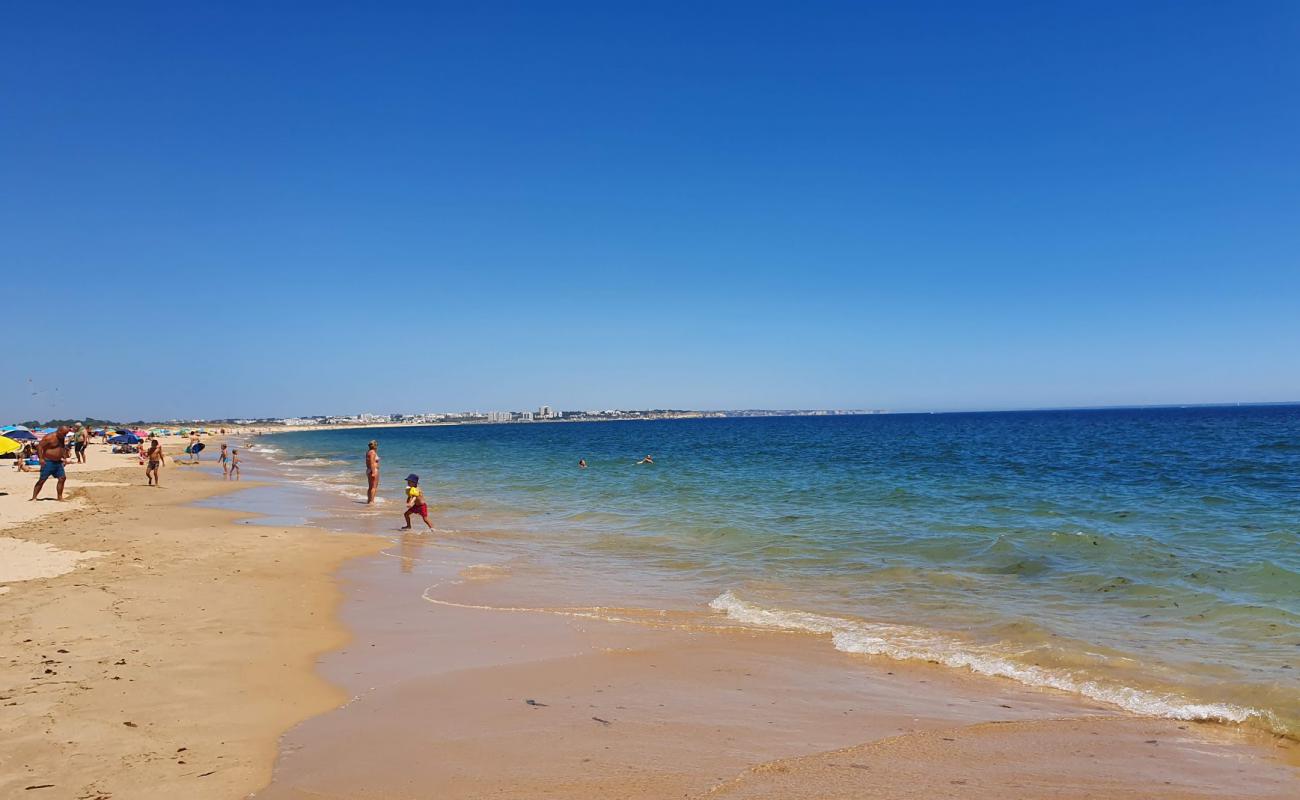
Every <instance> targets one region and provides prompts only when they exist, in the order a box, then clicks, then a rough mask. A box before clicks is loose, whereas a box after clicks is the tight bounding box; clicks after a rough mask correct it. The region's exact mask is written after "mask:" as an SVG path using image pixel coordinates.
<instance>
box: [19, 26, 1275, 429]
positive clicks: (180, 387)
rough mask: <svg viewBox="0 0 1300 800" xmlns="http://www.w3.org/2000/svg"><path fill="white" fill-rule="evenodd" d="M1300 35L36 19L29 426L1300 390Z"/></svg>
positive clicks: (1050, 404) (1208, 397)
mask: <svg viewBox="0 0 1300 800" xmlns="http://www.w3.org/2000/svg"><path fill="white" fill-rule="evenodd" d="M1298 30H1300V6H1298V5H1296V4H1294V3H1282V2H1258V3H1248V4H1244V5H1235V6H1232V7H1229V6H1225V5H1223V4H1219V3H1208V2H1180V3H1168V2H1152V3H1142V4H1126V3H1109V2H1101V3H1089V4H1077V5H1072V4H1056V3H1053V4H1043V3H1034V2H1027V1H1026V2H999V3H992V4H985V3H979V4H970V3H958V2H947V3H944V2H940V3H932V4H925V5H910V4H902V3H896V4H894V3H891V4H873V3H825V4H814V5H812V6H798V5H795V4H788V3H765V2H755V3H745V4H733V3H711V2H698V3H690V4H686V3H673V2H667V3H657V4H653V5H646V6H636V5H631V4H621V3H595V2H590V3H588V2H565V3H555V4H520V5H508V4H497V3H483V4H477V3H475V4H464V3H457V4H451V3H428V4H416V5H410V6H405V7H382V8H375V7H362V6H354V5H339V4H331V3H328V2H327V3H321V4H317V5H314V6H312V8H311V9H310V11H307V10H305V9H301V8H291V7H287V6H275V5H272V6H252V5H232V4H199V3H186V2H174V3H139V4H129V5H126V6H120V5H115V6H108V5H103V4H96V3H60V4H19V5H15V6H14V7H13V8H11V9H9V11H8V14H7V15H6V26H5V27H4V29H3V30H0V70H3V74H5V75H8V76H11V80H9V81H8V82H7V83H6V85H5V89H4V108H5V113H4V117H3V121H2V122H0V182H2V183H3V185H4V187H5V191H4V192H0V242H2V243H3V244H2V245H0V263H3V265H4V273H5V275H6V277H7V278H9V282H8V284H7V287H6V288H7V289H8V290H9V292H10V294H9V298H8V299H10V301H11V302H12V303H13V304H14V305H13V307H12V310H13V311H14V313H15V316H14V318H12V319H10V320H8V323H9V324H8V325H6V337H7V341H8V348H7V350H6V352H7V354H8V355H9V359H8V360H7V362H6V384H5V385H6V391H5V392H4V393H3V394H0V421H3V420H22V419H33V418H39V419H50V418H59V417H84V416H87V415H94V416H106V417H113V418H122V419H128V418H157V419H165V418H176V417H206V418H217V417H258V416H275V417H284V416H292V415H295V414H302V413H312V412H316V411H319V412H320V413H329V412H331V411H342V410H346V409H365V408H370V409H399V410H400V409H412V410H415V409H420V408H431V407H432V408H465V409H469V408H481V409H507V408H515V409H530V410H535V409H536V408H537V405H538V398H542V399H544V400H545V402H547V403H549V404H552V405H553V406H554V407H556V408H566V409H569V408H646V407H649V408H654V407H660V408H686V409H734V408H761V407H767V408H882V409H889V410H891V411H955V410H996V409H1027V408H1061V407H1097V406H1141V405H1183V404H1206V403H1228V404H1231V403H1237V402H1281V401H1294V400H1297V399H1300V355H1297V354H1300V314H1297V313H1296V305H1297V300H1296V298H1297V297H1300V265H1298V264H1297V253H1300V225H1296V223H1295V220H1296V218H1297V210H1298V209H1300V159H1297V158H1296V144H1295V143H1296V142H1297V141H1300V107H1297V104H1296V103H1295V97H1296V96H1297V95H1298V94H1300V48H1297V47H1295V37H1296V32H1297V31H1298Z"/></svg>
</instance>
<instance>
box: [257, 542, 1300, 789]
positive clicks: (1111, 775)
mask: <svg viewBox="0 0 1300 800" xmlns="http://www.w3.org/2000/svg"><path fill="white" fill-rule="evenodd" d="M465 544H466V543H464V542H458V541H457V540H456V538H455V537H454V536H453V537H442V538H441V539H440V537H437V536H433V537H430V536H427V535H410V534H408V535H406V536H403V537H400V538H399V539H398V540H397V542H396V543H395V544H394V546H393V547H391V548H389V549H388V550H387V551H386V552H385V553H384V554H382V555H380V556H378V557H373V558H367V559H361V560H359V561H357V562H353V563H352V564H349V565H348V566H347V567H345V568H344V569H343V570H342V573H341V574H342V576H343V580H344V584H345V587H346V595H347V600H346V602H345V603H344V605H343V607H342V614H343V618H344V620H345V621H346V622H347V624H348V625H349V627H351V628H352V629H354V630H355V631H357V639H356V640H354V641H353V642H352V644H351V645H349V647H348V648H346V649H345V650H344V651H343V652H340V653H336V654H332V655H330V656H327V657H326V658H325V659H324V660H323V664H322V669H323V671H324V674H325V675H326V676H327V677H328V678H329V679H330V680H331V681H334V682H337V683H339V684H341V685H343V686H344V687H346V688H347V690H348V691H349V693H350V694H352V696H353V699H352V700H351V701H350V702H349V703H348V704H347V705H346V706H344V707H343V708H341V709H339V710H336V711H333V712H330V713H327V714H324V715H322V716H320V717H317V718H315V719H312V720H309V721H308V722H306V723H304V724H303V725H301V726H299V727H298V728H296V729H295V730H294V731H292V732H291V733H290V734H289V735H288V736H287V737H286V739H285V741H284V746H283V751H282V757H281V760H280V763H279V764H278V766H277V769H276V773H275V779H274V781H273V782H272V784H271V786H270V787H268V788H267V789H265V790H263V791H262V792H259V793H258V794H257V795H256V796H257V797H258V798H260V799H261V800H288V799H290V798H293V799H295V800H305V799H306V798H314V799H316V800H323V799H325V798H329V799H330V800H334V799H339V800H341V799H342V798H386V799H391V800H397V799H398V798H431V797H438V798H479V797H502V798H610V797H618V798H666V797H687V798H705V797H719V798H773V799H775V798H832V797H844V798H849V797H944V796H951V797H995V796H996V797H1000V798H1001V797H1053V798H1055V797H1096V796H1113V797H1134V798H1136V797H1162V798H1174V797H1189V798H1190V797H1267V798H1283V797H1289V796H1291V791H1292V790H1293V788H1294V786H1295V785H1296V781H1298V780H1300V773H1298V772H1297V771H1296V770H1295V769H1294V767H1292V766H1288V765H1287V764H1286V763H1284V761H1283V757H1284V756H1289V754H1290V753H1291V751H1286V752H1282V751H1280V750H1278V749H1276V744H1277V743H1276V740H1272V739H1269V738H1266V737H1263V736H1260V735H1257V734H1251V733H1246V732H1241V731H1237V730H1235V729H1232V728H1229V727H1227V726H1221V725H1213V724H1196V723H1187V722H1177V721H1172V720H1148V719H1141V718H1137V717H1134V716H1132V715H1128V714H1123V713H1117V712H1116V711H1115V710H1114V709H1111V708H1109V707H1103V706H1100V705H1097V704H1093V703H1091V702H1090V701H1086V700H1083V699H1080V698H1076V697H1073V696H1069V695H1065V694H1062V693H1059V692H1052V691H1042V690H1035V689H1030V688H1027V687H1024V686H1021V685H1019V684H1015V683H1013V682H1010V681H1002V680H993V679H987V678H981V677H978V676H973V675H962V674H957V673H954V672H953V671H951V670H947V669H944V668H941V667H937V666H930V665H925V664H920V665H914V664H900V663H898V662H892V661H888V660H880V659H877V660H873V659H869V658H864V657H858V656H852V655H848V654H844V653H840V652H837V651H834V650H833V649H831V648H830V647H829V646H825V645H824V643H821V642H818V641H817V640H816V639H815V638H814V637H810V636H806V635H801V634H783V633H772V632H759V631H743V630H741V631H738V630H736V629H734V627H730V626H727V625H720V626H719V625H717V624H716V623H711V622H710V620H709V619H708V618H707V617H705V616H703V615H701V616H699V617H698V618H692V617H690V616H689V615H687V616H672V617H667V618H664V619H661V620H656V619H655V618H653V617H650V618H638V621H637V622H635V623H631V624H628V623H614V622H607V621H601V620H598V619H590V618H586V617H582V616H565V615H562V614H556V613H545V612H514V611H512V612H503V611H490V610H483V609H481V608H466V607H462V606H466V605H469V606H476V605H477V606H492V605H494V604H497V605H510V606H512V607H519V606H521V605H529V606H531V607H540V606H546V605H548V604H554V603H555V601H556V600H557V598H555V597H554V596H544V595H543V594H538V595H536V596H533V597H529V587H528V585H527V584H528V580H527V579H526V578H521V577H520V576H516V575H513V574H512V572H511V570H510V568H509V566H508V565H503V564H489V565H486V566H483V565H474V563H473V562H474V560H475V559H476V558H477V557H479V555H478V554H476V553H475V552H474V551H473V548H472V547H469V548H468V549H463V548H462V545H465ZM484 576H486V579H484ZM431 584H434V585H436V587H437V588H436V590H434V591H432V592H431V593H429V594H428V595H427V596H431V597H434V598H435V599H438V600H439V601H445V602H449V603H455V604H458V605H443V604H434V603H429V602H425V601H423V600H421V596H422V595H425V589H426V587H428V586H429V585H431ZM521 584H523V585H522V586H521ZM547 586H548V587H549V586H550V585H549V584H547ZM548 590H549V589H548ZM844 748H849V749H848V750H844Z"/></svg>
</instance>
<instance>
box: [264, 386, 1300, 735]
mask: <svg viewBox="0 0 1300 800" xmlns="http://www.w3.org/2000/svg"><path fill="white" fill-rule="evenodd" d="M372 438H374V439H377V440H378V441H379V449H380V452H381V454H382V456H383V474H384V482H383V495H384V497H385V500H386V503H385V504H384V505H382V506H380V509H379V511H378V512H377V513H378V514H379V515H380V517H379V518H381V519H383V520H385V523H384V524H385V525H387V522H388V521H390V518H391V519H396V520H400V517H397V516H396V515H397V514H398V513H399V511H400V505H401V499H400V494H401V487H402V486H403V484H402V480H401V479H402V477H404V476H405V475H406V474H407V472H409V471H414V472H417V473H419V474H421V475H422V476H423V478H424V481H423V486H424V488H425V489H426V491H427V492H428V493H429V495H430V497H431V504H432V509H433V519H434V524H435V525H436V526H437V527H439V528H440V529H443V530H446V531H454V532H455V533H449V534H448V536H449V537H453V538H454V537H455V536H465V535H473V534H476V533H480V534H482V533H488V532H490V533H491V534H492V535H493V536H492V538H491V541H492V542H493V546H494V547H497V548H499V549H501V550H502V551H504V552H507V553H509V554H511V555H512V556H514V557H517V558H520V559H526V560H531V561H534V562H536V563H538V564H544V565H546V566H547V567H548V568H551V569H553V570H557V571H559V572H561V573H567V574H571V575H573V576H583V577H582V579H581V580H582V583H583V584H584V585H588V584H591V585H595V584H601V585H606V586H614V587H618V586H622V587H623V588H624V589H626V594H627V596H628V597H625V598H621V599H620V598H611V602H613V601H619V602H629V601H628V598H635V602H636V603H640V604H647V603H650V604H652V605H654V604H657V605H661V606H664V607H671V608H672V609H674V610H683V609H684V610H696V611H698V612H699V613H701V614H708V615H714V616H717V617H719V618H725V619H729V620H731V621H733V622H736V623H743V624H745V625H753V626H764V627H776V628H782V629H790V630H802V631H808V632H810V633H812V634H816V635H817V636H818V637H819V638H821V639H824V640H827V641H829V643H830V644H832V645H833V646H835V647H837V648H838V649H840V650H844V651H846V652H852V653H863V654H867V655H869V656H872V657H876V658H894V659H903V660H921V661H931V662H938V663H941V664H946V665H948V666H951V667H953V668H954V669H961V670H970V671H974V672H977V673H982V674H987V675H992V676H1001V677H1005V678H1010V679H1013V680H1017V681H1021V682H1023V683H1027V684H1031V685H1037V686H1044V687H1051V688H1055V689H1061V690H1065V691H1069V692H1075V693H1080V694H1084V695H1087V696H1089V697H1092V698H1094V699H1096V700H1100V701H1103V702H1106V703H1111V704H1115V705H1118V706H1121V707H1124V708H1127V709H1130V710H1132V711H1136V712H1139V713H1145V714H1153V715H1161V716H1172V717H1177V718H1183V719H1219V720H1223V721H1231V722H1246V723H1249V724H1252V725H1257V726H1260V727H1263V728H1267V729H1270V730H1273V731H1275V732H1279V733H1285V734H1288V735H1292V736H1294V735H1296V733H1297V731H1300V407H1296V406H1274V407H1248V408H1196V409H1142V410H1104V411H1060V412H1023V413H987V414H943V415H879V416H854V417H787V418H756V419H698V420H675V421H659V422H610V423H575V424H563V423H561V424H532V425H528V424H513V425H473V426H448V427H422V428H387V429H370V430H355V429H354V430H334V431H322V432H295V433H286V434H280V435H275V436H269V437H263V438H261V439H260V440H259V443H258V444H257V445H256V446H255V447H254V450H255V451H257V452H259V453H261V454H262V455H265V456H267V457H270V458H272V459H274V460H275V461H277V462H279V463H280V464H281V465H282V470H284V471H285V472H286V473H287V474H289V475H290V476H291V477H293V478H294V479H295V480H298V481H302V482H305V484H307V485H312V486H315V487H316V488H319V489H321V490H322V492H324V493H325V495H322V496H323V497H324V496H336V497H337V499H336V501H334V502H333V504H332V505H331V504H329V503H323V504H322V508H325V507H328V508H331V509H332V511H331V512H330V513H331V514H332V515H333V516H334V517H335V519H336V521H337V520H342V519H344V518H346V517H348V516H349V515H357V517H358V519H360V518H361V517H362V516H363V515H365V514H367V513H369V515H370V516H369V517H367V519H371V520H374V519H376V517H375V516H374V515H375V514H376V512H375V511H370V512H365V511H363V510H362V508H363V507H360V506H357V505H355V504H354V503H350V502H344V501H343V500H344V498H347V499H357V498H360V497H362V496H363V493H364V478H363V477H362V466H361V464H362V457H363V454H364V452H365V444H366V442H367V441H368V440H369V439H372ZM647 453H649V454H652V455H653V456H654V459H655V464H654V465H640V466H638V465H636V464H635V462H636V461H637V460H638V459H639V458H640V457H641V456H643V455H645V454H647ZM579 458H585V459H586V460H587V463H588V464H589V465H590V466H589V468H588V469H585V470H580V469H578V468H577V461H578V459H579ZM370 524H371V525H373V524H374V523H373V522H371V523H370ZM575 580H577V579H576V578H575ZM649 598H657V599H656V600H651V599H649ZM810 646H820V645H819V644H818V643H817V642H816V640H814V639H811V638H810Z"/></svg>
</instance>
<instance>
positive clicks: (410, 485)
mask: <svg viewBox="0 0 1300 800" xmlns="http://www.w3.org/2000/svg"><path fill="white" fill-rule="evenodd" d="M412 514H419V515H420V519H422V520H424V524H425V525H426V526H428V528H429V530H433V525H432V524H431V523H430V522H429V506H428V505H427V504H426V503H425V502H424V492H422V491H420V476H419V475H416V474H415V473H414V472H412V473H411V474H410V475H407V476H406V513H404V514H403V515H402V516H403V517H404V518H405V519H406V527H404V528H402V530H404V531H409V530H410V529H411V515H412Z"/></svg>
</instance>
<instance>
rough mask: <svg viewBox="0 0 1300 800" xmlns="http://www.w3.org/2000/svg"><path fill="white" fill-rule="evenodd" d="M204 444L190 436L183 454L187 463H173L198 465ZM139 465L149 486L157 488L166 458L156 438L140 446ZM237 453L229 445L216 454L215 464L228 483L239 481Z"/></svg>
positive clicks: (222, 446) (193, 435)
mask: <svg viewBox="0 0 1300 800" xmlns="http://www.w3.org/2000/svg"><path fill="white" fill-rule="evenodd" d="M203 450H204V444H203V442H202V440H201V439H200V438H199V435H198V434H197V433H193V434H190V443H189V445H187V446H186V447H185V454H186V455H188V456H189V459H188V460H187V461H180V462H175V463H180V464H197V463H199V460H200V459H199V453H201V452H203ZM139 452H140V465H141V466H143V467H144V476H145V480H147V481H148V482H149V485H150V486H159V485H161V484H160V480H161V476H160V475H159V472H158V471H159V470H160V469H161V468H162V467H163V466H164V465H165V464H166V463H167V456H166V454H165V453H164V452H163V447H162V443H161V442H159V441H158V439H157V437H150V439H149V442H148V443H147V444H143V445H141V446H140V451H139ZM239 462H240V458H239V451H238V450H235V449H232V448H231V447H230V446H229V445H225V444H223V445H221V451H220V452H219V453H218V454H217V463H218V464H220V465H221V475H222V477H223V478H225V479H226V480H228V481H237V480H239Z"/></svg>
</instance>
